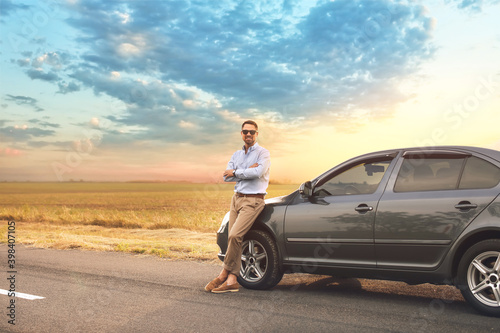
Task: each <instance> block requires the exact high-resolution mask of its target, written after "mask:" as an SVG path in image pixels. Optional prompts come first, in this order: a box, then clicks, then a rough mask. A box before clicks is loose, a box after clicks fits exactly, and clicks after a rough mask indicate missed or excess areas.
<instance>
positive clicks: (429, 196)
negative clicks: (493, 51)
mask: <svg viewBox="0 0 500 333" xmlns="http://www.w3.org/2000/svg"><path fill="white" fill-rule="evenodd" d="M499 194H500V151H496V150H490V149H483V148H474V147H458V146H444V147H425V148H408V149H394V150H387V151H380V152H374V153H370V154H366V155H362V156H359V157H355V158H353V159H350V160H348V161H346V162H344V163H342V164H339V165H338V166H336V167H334V168H333V169H331V170H328V171H327V172H325V173H323V174H322V175H320V176H319V177H317V178H315V179H313V180H311V181H307V182H305V183H303V184H302V185H301V186H300V188H299V189H298V190H297V191H295V192H293V193H291V194H289V195H286V196H283V197H278V198H272V199H267V200H266V206H265V208H264V210H263V211H262V213H261V214H260V215H259V217H258V218H257V220H256V221H255V223H254V225H253V227H252V230H251V231H249V232H248V234H247V235H246V237H245V240H244V243H243V251H242V257H241V260H242V266H241V274H240V277H239V280H238V281H239V283H240V284H241V285H243V286H244V287H246V288H250V289H267V288H271V287H273V286H275V285H276V284H277V283H279V281H280V280H281V278H282V277H283V274H284V273H294V272H305V273H311V274H323V275H334V276H336V277H356V278H372V279H384V280H398V281H405V282H408V283H411V284H419V283H434V284H449V285H454V286H456V287H458V288H459V289H460V290H461V292H462V294H463V296H464V298H465V299H466V300H467V301H468V302H470V304H472V306H474V307H475V308H476V309H477V310H479V311H480V312H482V313H485V314H488V315H492V316H500V195H499ZM227 221H228V214H226V216H225V217H224V219H223V221H222V224H221V227H220V229H219V231H218V233H217V244H218V245H219V247H220V253H219V258H220V259H221V260H223V259H224V255H225V252H226V249H227Z"/></svg>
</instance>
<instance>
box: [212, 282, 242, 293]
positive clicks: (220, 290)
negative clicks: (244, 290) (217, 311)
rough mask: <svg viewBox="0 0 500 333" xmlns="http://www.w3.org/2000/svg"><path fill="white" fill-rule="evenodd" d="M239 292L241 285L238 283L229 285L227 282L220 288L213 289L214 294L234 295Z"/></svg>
mask: <svg viewBox="0 0 500 333" xmlns="http://www.w3.org/2000/svg"><path fill="white" fill-rule="evenodd" d="M237 291H240V285H239V284H238V282H236V283H235V284H230V285H228V284H227V282H224V283H223V284H222V285H221V286H220V287H218V288H214V289H212V292H213V293H216V294H221V293H228V292H233V293H234V292H237Z"/></svg>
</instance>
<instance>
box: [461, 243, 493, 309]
mask: <svg viewBox="0 0 500 333" xmlns="http://www.w3.org/2000/svg"><path fill="white" fill-rule="evenodd" d="M467 282H468V284H469V290H470V291H471V292H472V295H474V297H475V298H476V299H477V300H478V301H479V302H481V303H482V304H484V305H486V306H490V307H496V308H498V307H500V252H498V251H488V252H484V253H481V254H479V255H478V256H476V257H475V258H474V260H472V262H471V263H470V265H469V269H468V270H467Z"/></svg>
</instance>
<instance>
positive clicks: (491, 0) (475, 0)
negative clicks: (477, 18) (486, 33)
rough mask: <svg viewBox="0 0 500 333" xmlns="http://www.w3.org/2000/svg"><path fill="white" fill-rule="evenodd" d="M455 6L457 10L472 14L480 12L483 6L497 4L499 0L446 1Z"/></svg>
mask: <svg viewBox="0 0 500 333" xmlns="http://www.w3.org/2000/svg"><path fill="white" fill-rule="evenodd" d="M447 2H451V3H454V4H456V5H457V8H459V9H465V10H469V11H472V12H481V11H482V10H483V7H484V6H485V5H493V4H497V3H499V2H500V1H499V0H447Z"/></svg>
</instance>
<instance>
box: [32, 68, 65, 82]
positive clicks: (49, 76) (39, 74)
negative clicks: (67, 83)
mask: <svg viewBox="0 0 500 333" xmlns="http://www.w3.org/2000/svg"><path fill="white" fill-rule="evenodd" d="M26 74H28V76H29V77H30V78H31V79H33V80H35V79H38V80H42V81H49V82H55V81H58V80H59V76H58V75H57V74H56V73H54V72H49V73H46V72H44V71H43V70H41V69H30V70H28V71H27V72H26Z"/></svg>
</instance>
